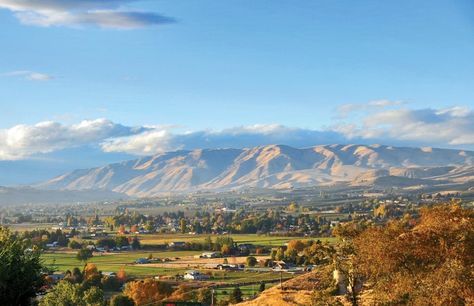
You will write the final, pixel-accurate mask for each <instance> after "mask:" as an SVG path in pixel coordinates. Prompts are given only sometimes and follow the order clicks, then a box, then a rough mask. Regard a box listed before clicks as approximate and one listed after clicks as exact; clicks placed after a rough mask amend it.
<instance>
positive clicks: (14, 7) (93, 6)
mask: <svg viewBox="0 0 474 306" xmlns="http://www.w3.org/2000/svg"><path fill="white" fill-rule="evenodd" d="M133 2H136V0H104V1H97V0H0V8H4V9H8V10H10V11H12V12H13V13H14V15H15V17H16V18H17V19H18V20H19V21H20V22H21V23H22V24H26V25H35V26H42V27H50V26H68V27H81V26H98V27H101V28H113V29H135V28H142V27H147V26H154V25H161V24H167V23H173V22H175V20H174V19H173V18H170V17H166V16H163V15H160V14H157V13H155V12H148V11H137V10H134V9H133V8H130V7H129V4H131V3H133Z"/></svg>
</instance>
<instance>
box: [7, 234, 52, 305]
mask: <svg viewBox="0 0 474 306" xmlns="http://www.w3.org/2000/svg"><path fill="white" fill-rule="evenodd" d="M40 255H41V254H40V251H39V250H36V249H30V248H29V245H28V243H27V242H26V241H24V240H20V239H19V238H18V237H15V236H13V235H12V234H11V232H10V231H9V230H8V229H7V228H6V227H3V226H0V305H6V306H8V305H27V304H29V300H30V298H31V297H33V296H35V293H36V290H37V289H38V288H39V287H40V286H41V284H42V278H41V270H42V269H43V267H42V265H41V261H40Z"/></svg>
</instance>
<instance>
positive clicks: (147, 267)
mask: <svg viewBox="0 0 474 306" xmlns="http://www.w3.org/2000/svg"><path fill="white" fill-rule="evenodd" d="M199 253H200V252H198V251H163V252H153V253H152V254H153V257H155V258H176V257H178V258H179V259H177V260H173V261H171V262H170V264H169V266H167V264H143V265H139V264H134V263H133V262H134V261H135V260H136V259H137V258H142V257H148V255H149V254H150V252H126V253H119V254H104V255H97V256H94V257H92V258H91V259H90V260H89V261H88V262H89V263H94V264H95V265H96V266H97V268H98V269H99V270H100V271H104V272H118V271H119V270H120V269H122V268H123V269H124V270H125V272H126V273H127V275H129V276H130V277H136V278H145V277H155V276H166V277H170V276H176V275H178V274H179V275H183V274H184V273H185V272H186V271H187V270H189V269H191V268H190V267H187V266H181V267H179V265H177V264H178V263H179V262H180V261H189V260H190V259H191V258H192V257H193V255H196V254H199ZM42 259H43V262H44V264H45V265H47V266H49V267H51V268H54V269H55V270H57V271H62V272H64V271H66V270H72V269H73V268H74V267H79V268H81V267H82V266H83V265H84V263H83V262H81V261H79V260H77V259H76V255H75V253H73V252H59V251H58V252H54V253H45V254H43V255H42ZM220 260H224V259H222V258H221V259H220ZM229 261H230V259H229ZM239 261H241V260H239ZM199 270H200V271H201V272H203V273H206V274H209V275H210V276H211V278H210V279H209V280H208V281H205V282H219V283H246V282H258V281H270V280H275V279H278V278H279V277H280V274H279V273H275V272H269V271H264V272H249V271H241V270H239V271H221V270H213V269H199ZM283 277H284V278H288V277H292V275H291V274H289V273H283Z"/></svg>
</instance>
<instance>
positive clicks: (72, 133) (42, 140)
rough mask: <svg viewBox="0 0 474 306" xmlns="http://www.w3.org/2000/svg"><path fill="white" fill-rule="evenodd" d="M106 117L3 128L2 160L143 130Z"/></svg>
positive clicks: (0, 142) (0, 148)
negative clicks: (63, 123)
mask: <svg viewBox="0 0 474 306" xmlns="http://www.w3.org/2000/svg"><path fill="white" fill-rule="evenodd" d="M143 131H144V129H143V128H130V127H125V126H122V125H120V124H115V123H113V122H112V121H110V120H107V119H96V120H84V121H82V122H80V123H78V124H74V125H70V126H66V125H62V124H60V123H57V122H53V121H44V122H40V123H37V124H35V125H24V124H21V125H16V126H14V127H11V128H9V129H3V130H0V160H17V159H25V158H28V157H30V156H32V155H35V154H38V153H50V152H54V151H57V150H62V149H66V148H74V147H79V146H82V145H89V144H95V143H99V142H102V141H103V140H104V139H108V138H110V137H121V136H126V135H131V134H134V133H141V132H143Z"/></svg>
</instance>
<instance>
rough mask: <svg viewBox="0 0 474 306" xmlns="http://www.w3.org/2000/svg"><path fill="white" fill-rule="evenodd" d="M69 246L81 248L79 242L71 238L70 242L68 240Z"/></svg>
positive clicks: (76, 248)
mask: <svg viewBox="0 0 474 306" xmlns="http://www.w3.org/2000/svg"><path fill="white" fill-rule="evenodd" d="M69 247H70V248H71V249H75V250H78V249H80V248H82V245H81V244H80V243H79V242H77V241H76V240H71V242H69Z"/></svg>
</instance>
